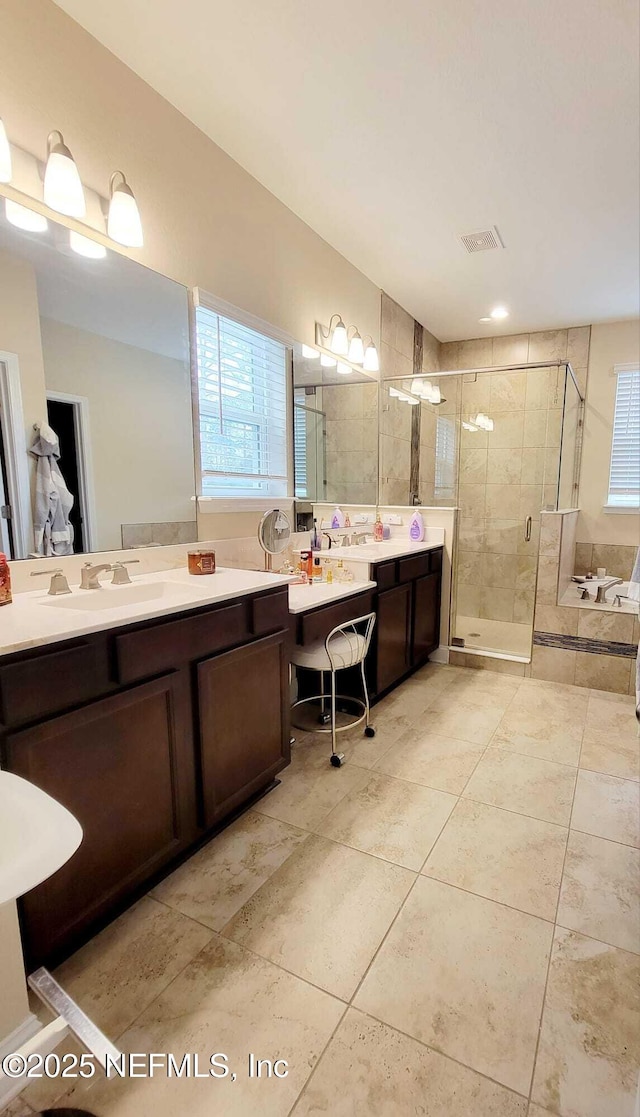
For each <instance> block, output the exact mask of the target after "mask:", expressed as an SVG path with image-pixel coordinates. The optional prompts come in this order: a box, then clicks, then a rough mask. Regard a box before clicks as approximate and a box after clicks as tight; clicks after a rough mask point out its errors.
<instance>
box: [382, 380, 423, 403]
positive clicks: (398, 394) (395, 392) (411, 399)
mask: <svg viewBox="0 0 640 1117" xmlns="http://www.w3.org/2000/svg"><path fill="white" fill-rule="evenodd" d="M389 395H390V396H391V397H392V398H394V399H399V400H400V402H401V403H408V404H410V405H411V406H412V407H416V405H417V404H419V403H420V400H419V399H418V398H417V397H416V396H410V395H409V393H408V392H402V391H401V390H400V388H394V387H393V385H389Z"/></svg>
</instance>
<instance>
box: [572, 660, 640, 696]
mask: <svg viewBox="0 0 640 1117" xmlns="http://www.w3.org/2000/svg"><path fill="white" fill-rule="evenodd" d="M576 657H577V658H576V675H575V685H576V686H585V687H594V688H597V689H598V690H611V691H613V692H614V693H615V694H628V692H629V677H630V675H631V671H632V668H633V669H634V671H635V660H633V659H627V658H626V657H625V656H618V655H594V654H593V653H592V652H576Z"/></svg>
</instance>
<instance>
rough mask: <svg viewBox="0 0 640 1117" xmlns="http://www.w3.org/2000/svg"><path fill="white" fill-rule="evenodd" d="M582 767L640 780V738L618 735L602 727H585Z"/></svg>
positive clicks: (581, 758) (581, 754) (581, 755)
mask: <svg viewBox="0 0 640 1117" xmlns="http://www.w3.org/2000/svg"><path fill="white" fill-rule="evenodd" d="M580 767H581V768H588V769H589V770H590V771H592V772H603V773H604V774H605V775H608V776H620V777H621V778H622V779H625V780H640V739H638V737H636V738H635V739H634V738H633V736H632V735H631V734H629V735H627V736H624V735H623V736H620V737H617V736H616V735H615V733H611V732H606V733H605V732H604V731H603V730H601V729H589V728H587V729H585V731H584V737H583V738H582V752H581V753H580Z"/></svg>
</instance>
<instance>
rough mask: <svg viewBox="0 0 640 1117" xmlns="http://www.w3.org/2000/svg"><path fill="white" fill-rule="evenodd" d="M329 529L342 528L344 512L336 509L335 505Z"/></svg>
mask: <svg viewBox="0 0 640 1117" xmlns="http://www.w3.org/2000/svg"><path fill="white" fill-rule="evenodd" d="M331 527H334V528H335V527H344V512H343V511H342V508H338V505H337V504H336V506H335V508H334V510H333V516H332V517H331Z"/></svg>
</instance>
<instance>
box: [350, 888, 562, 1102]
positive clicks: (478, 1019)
mask: <svg viewBox="0 0 640 1117" xmlns="http://www.w3.org/2000/svg"><path fill="white" fill-rule="evenodd" d="M552 930H553V928H552V926H551V925H550V924H549V923H546V922H544V921H543V920H541V919H536V918H534V917H533V916H531V915H524V914H523V913H522V912H519V911H513V910H512V909H510V908H506V907H503V906H502V905H501V904H495V903H493V902H492V901H491V900H485V899H483V898H481V897H479V896H472V895H470V894H469V893H468V892H462V891H461V890H460V889H458V888H452V887H451V886H450V885H448V884H442V883H441V882H440V881H436V880H430V879H428V878H427V877H421V878H420V879H419V880H418V881H417V883H416V885H415V887H414V888H413V889H412V892H411V895H410V896H409V898H408V900H407V902H406V904H405V905H404V907H403V909H402V911H401V912H400V915H399V916H398V918H397V920H396V922H395V923H394V925H393V927H392V929H391V931H390V932H389V934H388V936H387V938H386V939H385V942H384V944H383V946H382V948H381V949H380V952H379V953H378V955H377V957H376V959H375V961H374V963H373V965H372V967H371V969H370V971H369V973H368V974H367V976H366V978H365V980H364V982H363V984H362V986H361V988H360V989H359V991H358V993H357V995H356V997H355V1001H354V1004H355V1006H356V1007H357V1008H360V1009H362V1010H363V1011H364V1012H369V1013H371V1015H373V1016H375V1017H377V1018H378V1019H380V1020H384V1021H385V1022H386V1023H388V1024H390V1025H391V1026H392V1027H396V1028H399V1029H400V1030H401V1031H403V1032H407V1033H408V1034H409V1035H412V1036H414V1037H415V1038H416V1039H419V1040H421V1041H422V1042H423V1043H426V1044H428V1045H429V1046H430V1047H435V1048H436V1049H437V1050H439V1051H442V1052H444V1054H447V1055H451V1056H453V1057H454V1058H455V1059H459V1060H460V1061H461V1062H464V1063H465V1064H466V1065H468V1066H471V1067H472V1068H473V1069H474V1070H477V1071H480V1072H481V1073H483V1074H486V1075H489V1076H490V1077H491V1078H494V1079H496V1080H497V1081H498V1082H501V1083H502V1084H504V1085H505V1086H509V1087H511V1088H512V1089H514V1090H517V1091H519V1092H520V1093H524V1094H526V1093H527V1092H528V1089H529V1082H530V1078H531V1071H532V1068H533V1059H534V1054H535V1046H536V1039H537V1033H538V1022H539V1019H540V1010H541V1007H542V997H543V993H544V983H545V978H546V973H547V963H548V957H549V950H550V946H551V935H552Z"/></svg>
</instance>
